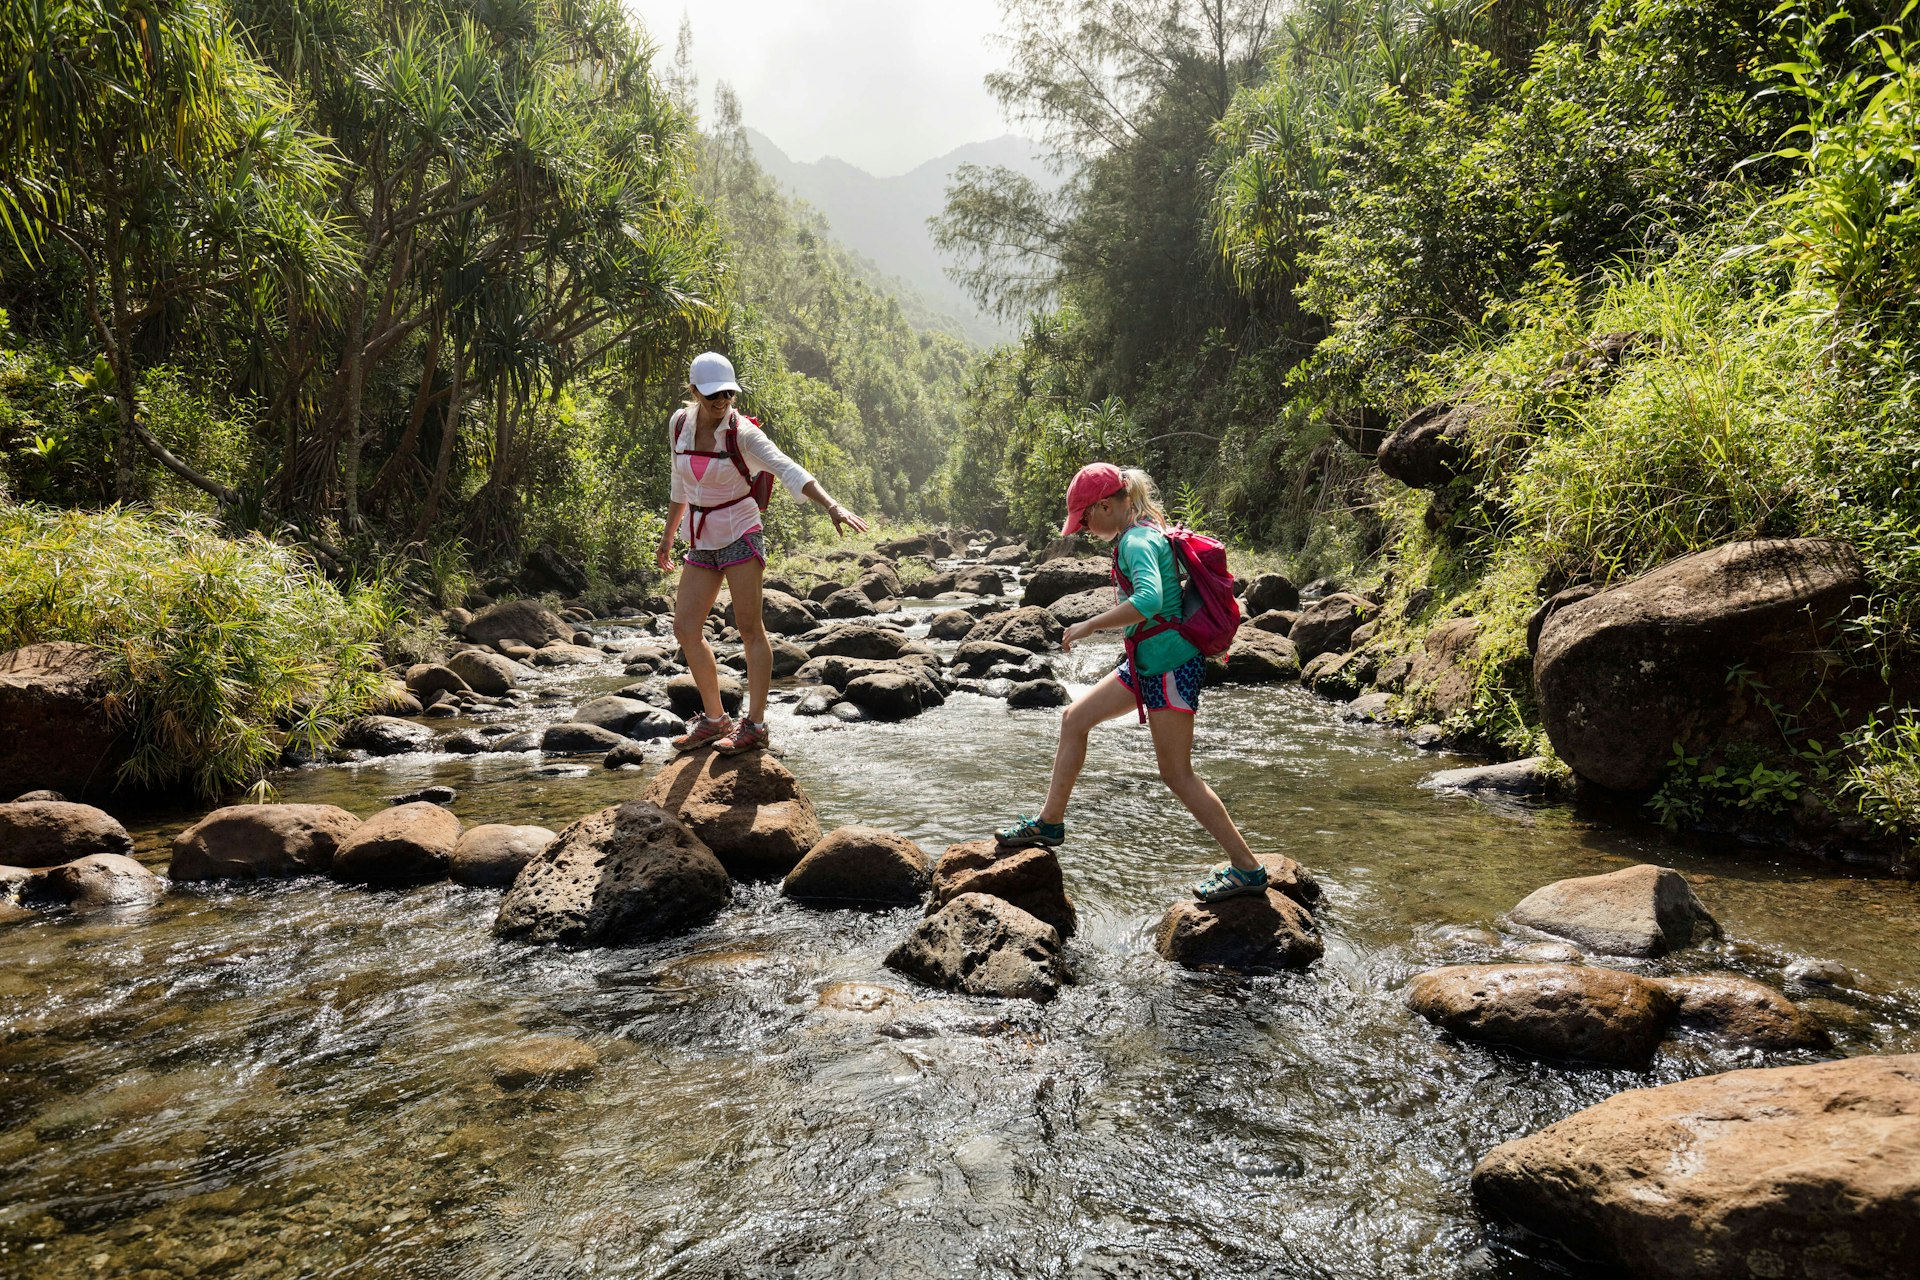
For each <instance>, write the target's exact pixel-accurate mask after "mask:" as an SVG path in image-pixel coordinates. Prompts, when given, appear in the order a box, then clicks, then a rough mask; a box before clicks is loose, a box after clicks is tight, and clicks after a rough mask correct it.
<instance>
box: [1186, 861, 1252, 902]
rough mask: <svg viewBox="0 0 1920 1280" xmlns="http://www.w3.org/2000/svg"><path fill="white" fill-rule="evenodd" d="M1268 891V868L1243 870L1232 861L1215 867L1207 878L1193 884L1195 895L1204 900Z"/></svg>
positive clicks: (1217, 899) (1210, 900) (1209, 900)
mask: <svg viewBox="0 0 1920 1280" xmlns="http://www.w3.org/2000/svg"><path fill="white" fill-rule="evenodd" d="M1266 891H1267V869H1266V868H1265V867H1255V868H1254V869H1253V870H1251V871H1242V870H1241V869H1240V868H1238V867H1236V866H1234V865H1233V864H1232V863H1231V862H1229V863H1227V864H1225V865H1224V866H1218V867H1215V868H1214V869H1213V870H1212V871H1210V872H1208V873H1207V878H1206V879H1204V880H1202V881H1201V882H1200V883H1199V884H1196V885H1195V886H1193V896H1194V897H1196V898H1198V899H1200V901H1202V902H1218V901H1220V899H1222V898H1232V897H1237V896H1238V895H1240V894H1243V893H1265V892H1266Z"/></svg>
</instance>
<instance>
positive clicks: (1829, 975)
mask: <svg viewBox="0 0 1920 1280" xmlns="http://www.w3.org/2000/svg"><path fill="white" fill-rule="evenodd" d="M1787 981H1789V982H1797V983H1799V984H1800V985H1802V986H1807V987H1846V986H1852V985H1854V978H1853V974H1852V973H1851V972H1849V971H1848V969H1847V966H1845V965H1843V964H1841V963H1840V962H1839V961H1838V960H1811V959H1808V960H1795V961H1794V962H1793V963H1792V964H1790V965H1788V966H1787Z"/></svg>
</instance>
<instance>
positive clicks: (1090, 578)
mask: <svg viewBox="0 0 1920 1280" xmlns="http://www.w3.org/2000/svg"><path fill="white" fill-rule="evenodd" d="M1099 587H1106V588H1108V589H1109V590H1111V589H1112V587H1113V564H1112V562H1111V561H1108V560H1101V559H1086V560H1049V561H1047V562H1046V563H1045V564H1043V565H1041V566H1040V567H1039V568H1037V569H1035V570H1034V571H1033V575H1032V576H1031V577H1029V578H1028V579H1027V585H1026V588H1025V590H1023V591H1021V593H1020V603H1021V604H1023V605H1037V606H1040V607H1042V608H1044V607H1045V606H1047V605H1050V604H1052V603H1053V602H1054V601H1055V600H1058V599H1060V598H1061V597H1062V596H1071V595H1078V594H1079V593H1080V592H1082V591H1092V590H1094V589H1096V588H1099Z"/></svg>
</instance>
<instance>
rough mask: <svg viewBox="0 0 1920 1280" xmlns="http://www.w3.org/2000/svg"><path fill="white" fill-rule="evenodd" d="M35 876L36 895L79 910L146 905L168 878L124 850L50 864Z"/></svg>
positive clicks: (161, 891) (159, 893) (157, 896)
mask: <svg viewBox="0 0 1920 1280" xmlns="http://www.w3.org/2000/svg"><path fill="white" fill-rule="evenodd" d="M35 880H36V881H37V884H36V885H35V888H34V894H35V896H36V897H41V898H47V897H51V898H53V899H55V900H57V901H60V902H64V903H66V904H67V906H69V907H71V908H72V909H73V910H75V911H97V910H101V909H103V908H106V907H139V906H145V905H147V904H148V903H151V902H158V901H159V900H160V899H161V897H162V896H164V895H165V894H166V891H167V884H166V881H164V880H162V879H161V878H160V877H159V876H156V875H154V874H153V872H151V871H149V870H147V869H146V868H145V867H143V866H141V865H140V864H139V863H138V862H135V861H134V860H133V859H132V858H129V857H127V856H126V855H125V854H120V853H93V854H88V855H87V856H86V857H84V858H76V859H74V860H73V861H72V862H63V863H61V864H60V865H59V866H57V867H48V868H47V869H46V870H45V871H42V872H40V873H39V874H38V875H37V876H36V877H35Z"/></svg>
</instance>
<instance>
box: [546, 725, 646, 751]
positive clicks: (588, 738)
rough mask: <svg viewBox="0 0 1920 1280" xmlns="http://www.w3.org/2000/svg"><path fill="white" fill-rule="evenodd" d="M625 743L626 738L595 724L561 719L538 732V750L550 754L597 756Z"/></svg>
mask: <svg viewBox="0 0 1920 1280" xmlns="http://www.w3.org/2000/svg"><path fill="white" fill-rule="evenodd" d="M626 744H627V739H626V738H624V737H622V736H621V735H620V734H617V733H615V732H614V731H613V730H611V729H602V728H601V727H600V726H599V725H597V724H575V723H573V722H572V721H570V720H569V721H562V722H561V723H560V724H550V725H548V726H547V727H546V728H545V729H543V730H541V732H540V750H541V751H542V752H544V753H545V754H547V755H550V756H599V755H605V754H606V753H607V752H609V751H612V750H614V749H615V748H617V747H623V746H625V745H626Z"/></svg>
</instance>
